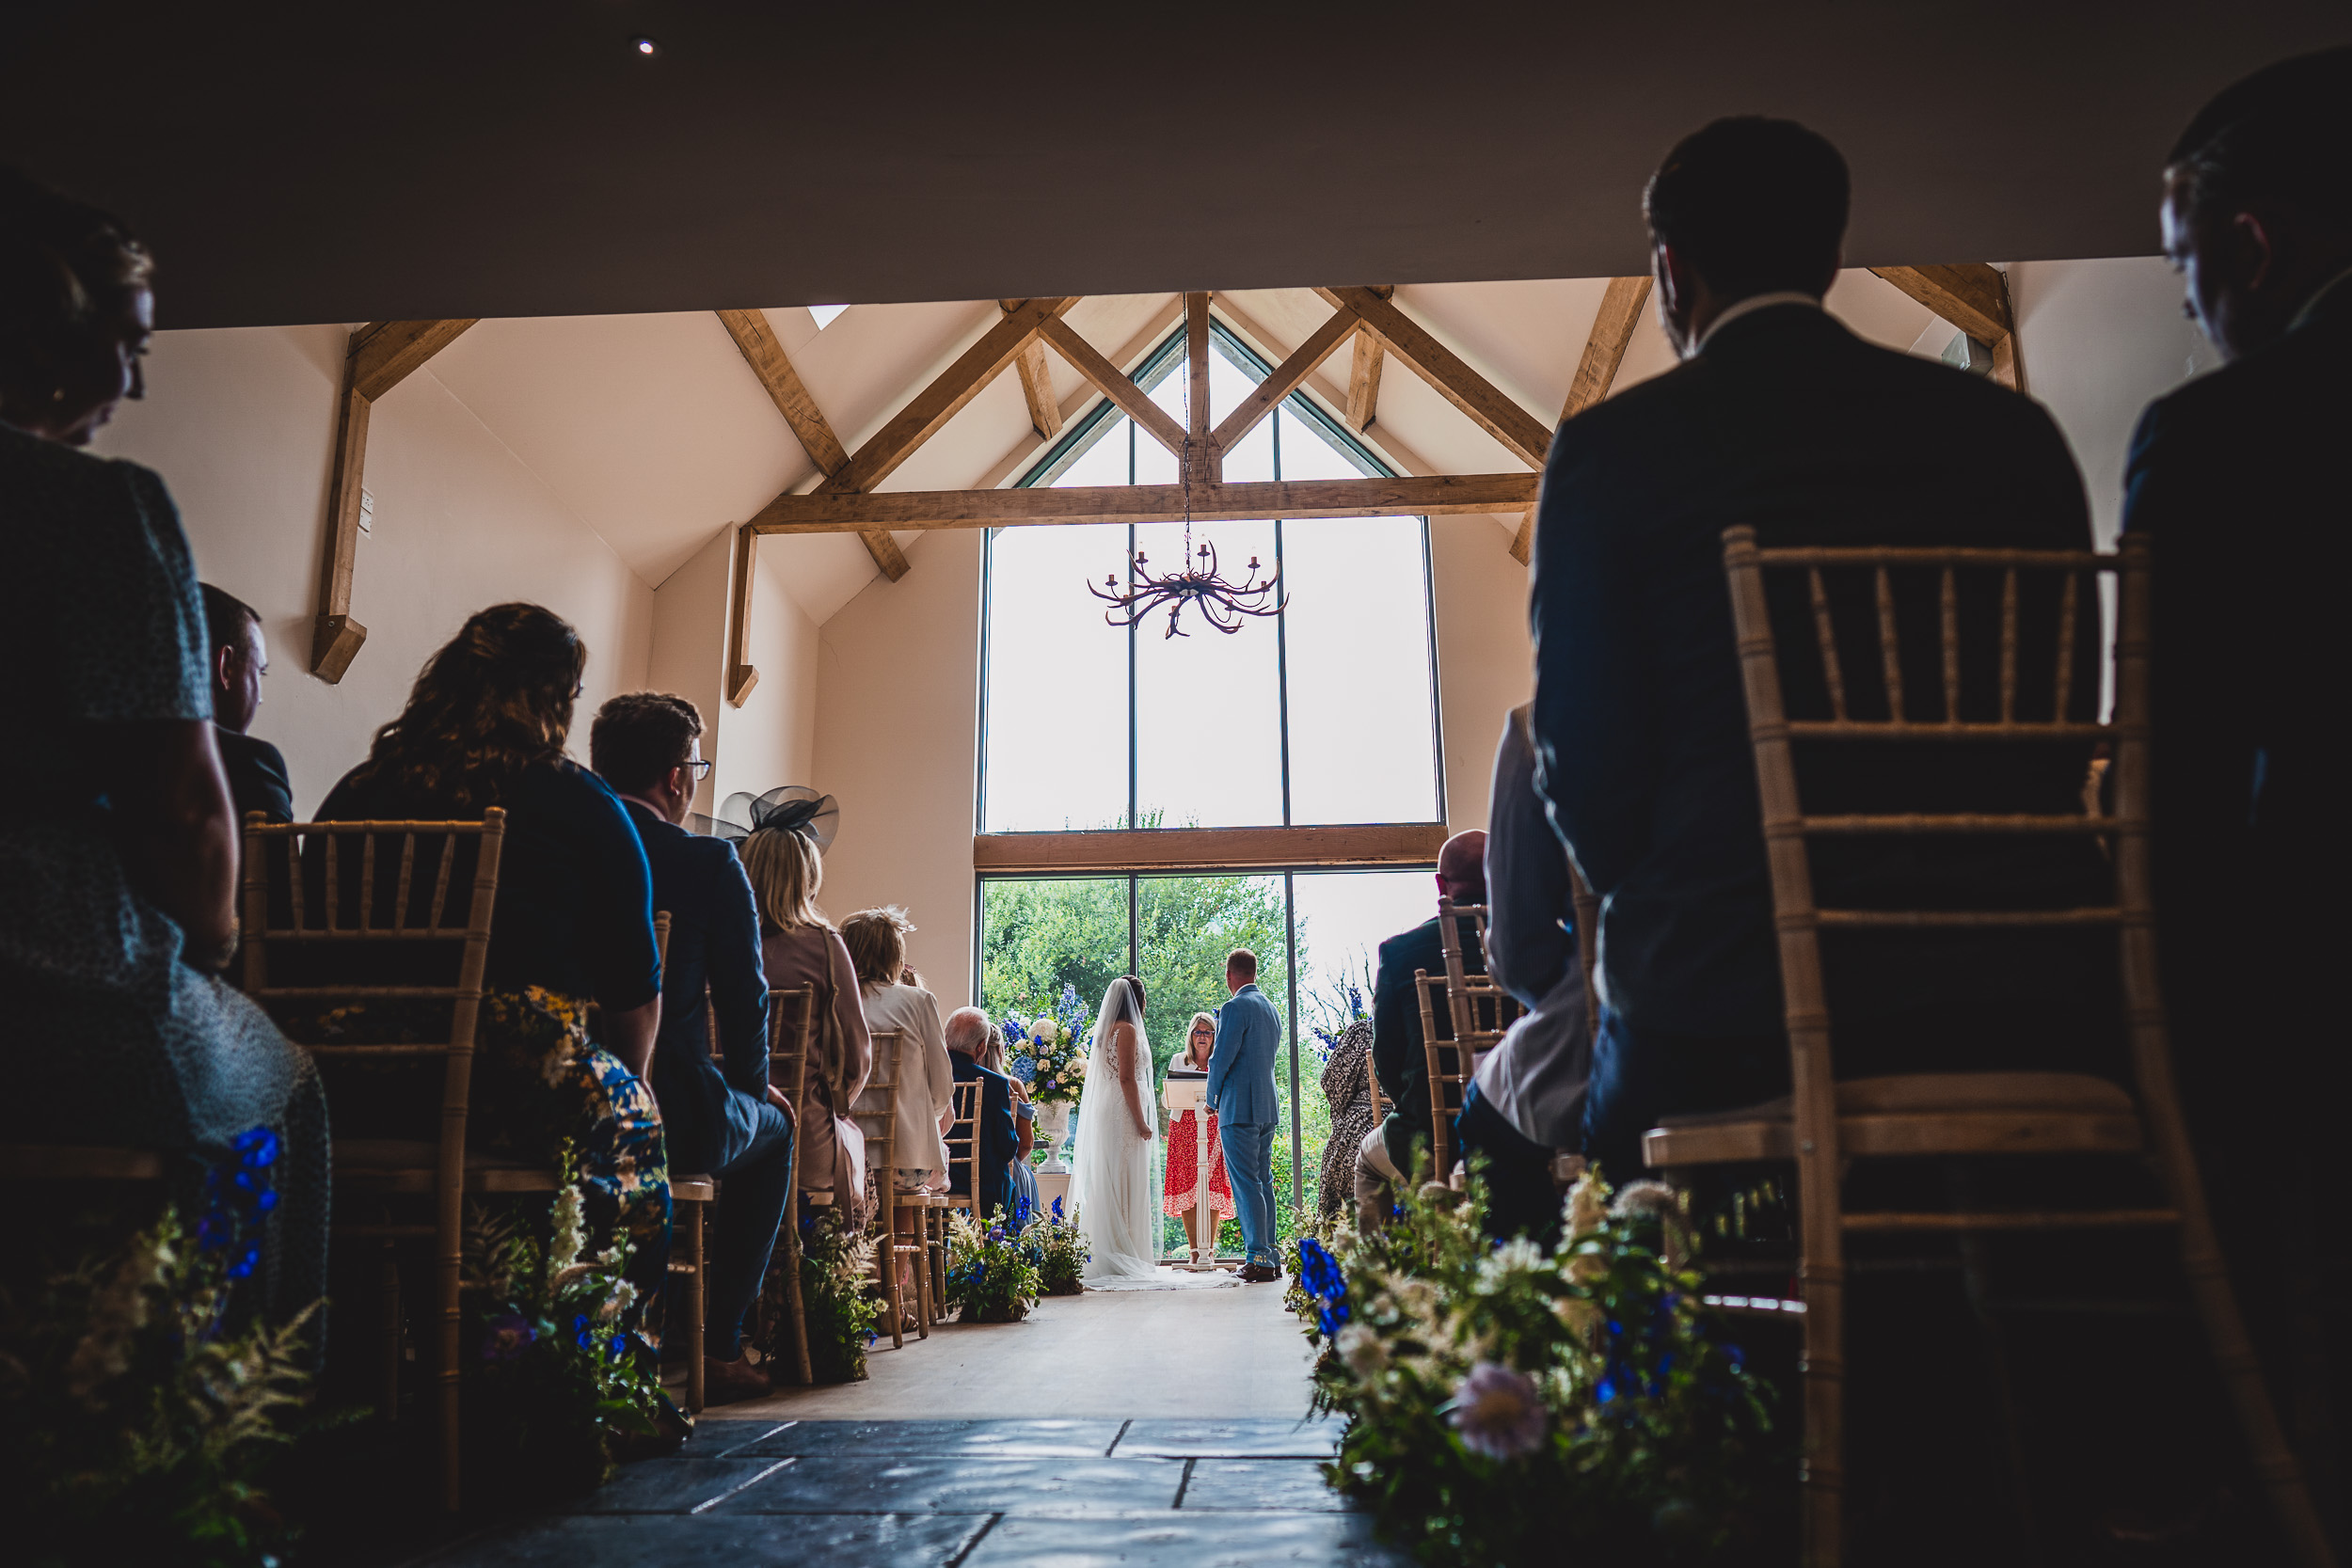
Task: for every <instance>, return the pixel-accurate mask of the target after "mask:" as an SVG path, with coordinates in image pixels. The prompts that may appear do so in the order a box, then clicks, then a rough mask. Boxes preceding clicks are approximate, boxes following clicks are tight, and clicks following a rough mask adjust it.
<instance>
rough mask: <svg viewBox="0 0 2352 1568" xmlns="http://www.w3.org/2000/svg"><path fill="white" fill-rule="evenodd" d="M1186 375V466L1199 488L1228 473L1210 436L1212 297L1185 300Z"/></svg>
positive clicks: (1201, 295)
mask: <svg viewBox="0 0 2352 1568" xmlns="http://www.w3.org/2000/svg"><path fill="white" fill-rule="evenodd" d="M1184 372H1185V373H1186V374H1187V375H1188V376H1190V377H1191V384H1190V389H1191V395H1190V396H1189V397H1187V398H1186V399H1185V400H1184V410H1185V412H1186V413H1187V414H1188V415H1189V416H1190V420H1189V424H1190V428H1189V429H1187V430H1186V431H1185V433H1184V467H1185V469H1186V470H1187V474H1188V477H1189V478H1190V479H1191V481H1192V483H1195V484H1214V483H1216V481H1217V480H1218V478H1219V477H1220V476H1222V475H1223V473H1224V471H1225V465H1224V463H1223V461H1222V460H1221V458H1220V456H1219V454H1218V452H1217V450H1216V443H1215V442H1214V441H1212V440H1211V439H1210V436H1209V296H1208V295H1207V294H1205V293H1192V294H1186V295H1185V296H1184Z"/></svg>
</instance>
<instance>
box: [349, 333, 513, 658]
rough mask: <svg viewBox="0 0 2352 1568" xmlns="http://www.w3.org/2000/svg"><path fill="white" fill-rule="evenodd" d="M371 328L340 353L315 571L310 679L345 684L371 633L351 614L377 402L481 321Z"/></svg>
mask: <svg viewBox="0 0 2352 1568" xmlns="http://www.w3.org/2000/svg"><path fill="white" fill-rule="evenodd" d="M480 319H481V318H479V317H470V316H469V317H468V318H466V319H465V320H463V321H454V320H453V321H395V322H370V323H369V324H368V325H365V326H363V327H361V328H359V330H358V331H357V332H354V333H353V334H352V335H351V341H350V342H349V344H348V345H347V346H346V347H345V349H344V351H343V387H342V402H341V404H339V405H338V406H337V408H336V411H335V466H334V473H333V477H332V478H331V479H330V480H329V481H328V482H327V489H326V558H325V559H324V560H323V561H322V562H321V563H320V567H319V613H318V620H317V622H316V623H315V625H314V626H312V628H311V632H310V673H312V674H314V675H316V676H318V677H319V678H320V679H321V680H323V681H325V682H326V684H327V685H329V686H333V685H336V684H337V683H339V682H340V681H342V678H343V673H344V672H345V671H347V670H349V669H350V668H351V661H352V660H353V659H355V658H357V657H359V649H360V646H361V645H362V644H363V643H365V642H366V641H367V640H368V628H367V627H366V626H362V625H360V624H359V622H358V620H356V619H355V618H354V617H353V616H352V613H351V582H352V577H353V574H354V572H355V571H356V570H357V568H358V560H359V501H360V498H361V496H362V494H363V492H364V489H365V486H366V483H367V466H368V422H369V420H370V417H371V415H372V414H373V410H374V406H375V400H376V399H377V398H380V397H382V396H383V395H384V394H385V393H387V392H389V391H390V390H391V389H392V388H395V387H397V386H399V385H400V384H401V383H402V382H403V381H405V380H406V379H407V378H408V376H409V375H410V374H412V373H413V372H415V371H416V370H417V369H418V367H420V366H421V365H422V364H423V363H424V362H425V361H426V360H428V359H430V358H432V357H433V356H435V355H437V354H438V353H440V352H441V350H443V349H445V348H447V347H448V346H449V345H450V344H451V343H453V342H455V341H457V337H458V334H460V333H462V332H464V331H465V330H466V329H467V328H468V327H469V326H471V325H473V324H474V323H475V322H476V321H478V320H480Z"/></svg>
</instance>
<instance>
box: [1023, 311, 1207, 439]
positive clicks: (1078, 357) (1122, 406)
mask: <svg viewBox="0 0 2352 1568" xmlns="http://www.w3.org/2000/svg"><path fill="white" fill-rule="evenodd" d="M1038 336H1039V337H1041V338H1042V339H1044V340H1045V341H1047V342H1049V343H1051V344H1053V345H1054V349H1055V352H1056V353H1057V354H1059V355H1060V356H1062V357H1063V358H1064V359H1067V360H1068V361H1070V367H1071V369H1073V370H1074V371H1076V372H1078V373H1079V374H1080V375H1082V376H1085V377H1086V378H1087V380H1088V381H1089V382H1091V383H1092V384H1093V386H1094V389H1095V390H1096V391H1098V392H1101V393H1102V394H1103V395H1104V397H1106V398H1108V399H1110V400H1111V402H1112V403H1114V404H1117V405H1118V407H1119V411H1120V413H1122V414H1124V415H1126V416H1127V417H1128V418H1129V419H1131V420H1135V421H1136V424H1138V425H1140V426H1141V427H1142V428H1143V431H1144V433H1145V434H1146V435H1148V436H1151V437H1152V439H1153V440H1155V441H1157V442H1159V444H1160V445H1162V446H1164V447H1166V448H1167V449H1168V451H1169V452H1170V453H1171V454H1172V455H1174V457H1175V458H1176V459H1177V461H1178V462H1182V461H1183V460H1184V426H1183V425H1180V424H1178V423H1177V422H1176V421H1175V420H1172V419H1170V418H1168V410H1167V409H1165V408H1162V407H1161V406H1160V405H1159V404H1156V403H1153V402H1152V399H1151V396H1150V394H1148V393H1147V392H1145V391H1144V389H1143V388H1140V387H1138V386H1136V381H1135V377H1133V376H1131V375H1129V374H1127V373H1126V372H1124V371H1121V370H1120V368H1119V367H1118V366H1117V365H1114V364H1112V363H1111V362H1110V361H1109V360H1108V359H1105V358H1104V357H1103V356H1102V355H1101V354H1100V353H1099V352H1097V351H1096V349H1095V347H1094V345H1093V344H1092V343H1089V342H1088V341H1086V340H1085V339H1084V338H1081V337H1079V336H1078V334H1077V332H1076V331H1075V330H1074V329H1073V327H1072V326H1071V325H1070V324H1069V323H1068V322H1066V321H1051V322H1047V323H1046V324H1045V325H1043V326H1041V327H1040V328H1039V329H1038Z"/></svg>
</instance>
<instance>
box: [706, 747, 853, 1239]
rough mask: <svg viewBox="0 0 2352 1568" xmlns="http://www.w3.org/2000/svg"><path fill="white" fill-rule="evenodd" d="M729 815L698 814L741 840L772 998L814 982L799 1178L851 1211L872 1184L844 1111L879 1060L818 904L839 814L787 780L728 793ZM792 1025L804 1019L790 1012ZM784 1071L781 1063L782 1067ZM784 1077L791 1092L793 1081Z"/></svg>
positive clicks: (846, 957) (844, 954) (846, 959)
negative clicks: (752, 792) (764, 789)
mask: <svg viewBox="0 0 2352 1568" xmlns="http://www.w3.org/2000/svg"><path fill="white" fill-rule="evenodd" d="M723 816H724V817H725V818H727V820H725V821H721V822H711V821H708V820H707V819H706V820H705V821H703V822H699V823H697V824H696V826H697V827H698V828H701V829H702V830H703V831H704V832H710V833H713V834H714V835H715V836H718V837H722V838H728V839H732V840H734V841H735V845H736V847H737V849H738V850H739V851H740V852H741V854H742V857H743V870H744V872H745V873H746V874H747V875H748V876H749V877H750V878H751V879H752V893H753V895H754V896H755V897H756V898H757V899H758V901H759V936H760V956H761V959H762V963H763V967H764V968H765V970H766V973H767V977H768V990H769V994H770V997H771V1002H770V1005H771V1006H780V1005H781V1004H780V1003H778V1002H777V1001H775V1000H774V999H775V997H776V995H777V993H779V992H783V991H791V990H800V989H801V988H802V987H803V986H815V987H816V988H817V1002H816V1013H815V1018H814V1020H813V1024H814V1026H813V1027H812V1028H811V1029H810V1031H809V1045H808V1062H807V1065H806V1068H805V1069H804V1075H803V1084H802V1085H801V1090H800V1093H801V1102H800V1103H799V1104H798V1105H796V1106H794V1107H793V1110H794V1112H795V1114H796V1116H797V1117H798V1118H799V1122H800V1137H801V1153H800V1185H801V1190H802V1191H803V1192H830V1193H832V1194H833V1195H834V1202H836V1203H838V1204H839V1205H841V1209H842V1212H843V1213H844V1214H848V1215H855V1214H856V1212H857V1205H858V1202H859V1200H860V1197H861V1196H862V1195H863V1193H864V1192H865V1187H866V1140H865V1138H864V1137H863V1136H861V1135H860V1133H859V1132H858V1130H857V1124H856V1123H854V1122H852V1121H850V1119H849V1117H848V1116H847V1115H846V1113H847V1112H848V1111H849V1109H850V1104H851V1102H852V1101H855V1100H856V1099H857V1097H858V1094H859V1093H860V1091H862V1090H863V1089H864V1088H865V1087H866V1077H867V1075H868V1074H869V1073H871V1072H872V1071H873V1067H874V1047H873V1042H872V1041H871V1040H870V1039H868V1038H867V1037H866V1010H865V1008H864V1007H863V1006H861V1005H860V1003H859V1001H858V990H857V971H856V970H855V969H854V968H853V967H852V966H851V964H850V950H849V948H848V947H846V946H845V945H843V943H842V941H841V933H840V932H839V931H837V930H835V929H834V925H833V922H831V921H830V920H827V919H826V918H825V916H824V912H823V911H820V910H818V907H817V892H818V889H819V888H821V887H822V886H824V881H825V861H824V854H825V848H826V847H827V846H828V845H830V844H832V842H833V834H834V827H835V825H836V824H837V823H838V822H839V820H840V811H839V808H838V807H836V806H835V805H834V799H833V797H832V796H830V795H819V794H818V793H817V792H816V791H815V790H813V789H805V788H803V787H802V786H800V785H798V784H787V785H786V786H785V787H784V788H782V789H771V790H770V791H769V792H768V793H767V794H765V795H762V796H759V797H757V798H754V797H752V796H749V795H736V796H732V797H730V798H729V799H728V800H727V803H726V805H725V807H724V808H723ZM783 1022H784V1026H785V1027H786V1028H787V1029H789V1028H791V1027H793V1026H794V1025H795V1024H796V1023H797V1022H798V1020H797V1019H794V1018H790V1017H787V1018H786V1019H785V1020H784V1021H783ZM776 1070H778V1071H779V1073H781V1071H782V1068H781V1064H778V1067H777V1069H776ZM778 1087H780V1088H783V1089H785V1090H786V1091H787V1092H789V1091H790V1090H791V1088H792V1085H790V1084H780V1085H778Z"/></svg>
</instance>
